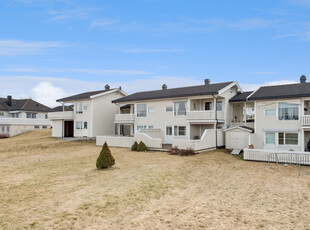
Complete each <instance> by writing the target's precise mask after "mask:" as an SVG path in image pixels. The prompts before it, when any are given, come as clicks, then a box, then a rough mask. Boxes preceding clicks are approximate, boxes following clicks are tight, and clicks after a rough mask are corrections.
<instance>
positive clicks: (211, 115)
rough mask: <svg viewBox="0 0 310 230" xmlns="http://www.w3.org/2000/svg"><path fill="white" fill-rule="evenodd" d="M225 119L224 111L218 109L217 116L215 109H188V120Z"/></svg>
mask: <svg viewBox="0 0 310 230" xmlns="http://www.w3.org/2000/svg"><path fill="white" fill-rule="evenodd" d="M215 119H218V120H224V111H217V117H215V111H188V112H187V120H192V121H195V120H215Z"/></svg>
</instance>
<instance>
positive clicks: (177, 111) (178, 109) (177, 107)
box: [174, 101, 186, 116]
mask: <svg viewBox="0 0 310 230" xmlns="http://www.w3.org/2000/svg"><path fill="white" fill-rule="evenodd" d="M174 115H175V116H180V115H186V101H181V102H174Z"/></svg>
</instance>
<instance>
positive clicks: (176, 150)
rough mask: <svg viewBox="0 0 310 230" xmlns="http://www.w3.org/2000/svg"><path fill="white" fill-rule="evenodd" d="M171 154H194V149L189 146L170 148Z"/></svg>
mask: <svg viewBox="0 0 310 230" xmlns="http://www.w3.org/2000/svg"><path fill="white" fill-rule="evenodd" d="M170 154H171V155H179V156H192V155H196V153H195V151H194V150H193V149H191V148H188V149H179V148H178V147H174V148H171V150H170Z"/></svg>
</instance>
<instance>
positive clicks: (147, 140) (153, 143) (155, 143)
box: [134, 130, 162, 149]
mask: <svg viewBox="0 0 310 230" xmlns="http://www.w3.org/2000/svg"><path fill="white" fill-rule="evenodd" d="M134 139H135V141H137V142H138V143H139V142H140V141H142V142H143V143H144V144H145V145H146V146H147V147H148V148H159V149H161V148H162V140H161V138H153V137H151V136H149V135H148V134H146V133H144V132H143V131H142V130H139V131H138V132H137V133H135V137H134Z"/></svg>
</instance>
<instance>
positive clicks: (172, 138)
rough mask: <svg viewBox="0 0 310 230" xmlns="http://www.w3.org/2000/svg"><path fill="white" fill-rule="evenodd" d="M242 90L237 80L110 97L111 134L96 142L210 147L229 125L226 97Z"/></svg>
mask: <svg viewBox="0 0 310 230" xmlns="http://www.w3.org/2000/svg"><path fill="white" fill-rule="evenodd" d="M238 93H242V90H241V88H240V86H239V85H238V83H237V82H225V83H215V84H211V83H210V80H209V79H206V80H205V84H203V85H199V86H191V87H182V88H173V89H168V88H167V86H166V85H163V86H162V89H161V90H155V91H147V92H139V93H134V94H131V95H129V96H126V97H122V98H119V99H116V100H114V101H113V103H115V104H116V105H118V106H119V111H118V113H117V114H115V119H114V125H115V133H114V136H106V135H101V136H98V137H97V144H98V145H101V144H103V143H104V142H105V141H106V142H107V143H108V144H109V145H111V146H121V147H130V146H131V145H132V144H133V142H134V141H141V140H142V141H144V142H145V143H146V145H147V146H148V147H151V148H158V149H162V148H165V147H166V146H178V147H179V148H193V149H194V150H197V151H198V150H203V149H210V148H215V147H219V146H224V145H225V141H224V135H223V129H226V127H227V126H228V125H229V120H230V119H231V113H232V109H233V108H232V106H231V105H230V104H229V99H230V98H232V97H233V96H235V95H236V94H238Z"/></svg>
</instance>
